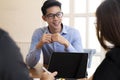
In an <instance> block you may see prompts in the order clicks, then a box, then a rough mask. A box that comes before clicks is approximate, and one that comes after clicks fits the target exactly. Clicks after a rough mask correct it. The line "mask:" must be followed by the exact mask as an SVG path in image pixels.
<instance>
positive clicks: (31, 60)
mask: <svg viewBox="0 0 120 80" xmlns="http://www.w3.org/2000/svg"><path fill="white" fill-rule="evenodd" d="M40 32H41V31H38V30H35V32H34V33H33V36H32V41H31V46H30V49H29V53H28V54H27V56H26V63H27V65H28V66H29V67H31V68H33V67H34V66H35V65H36V64H37V63H38V62H39V60H40V54H41V49H36V45H37V43H38V42H39V40H40V38H41V36H42V34H41V33H40Z"/></svg>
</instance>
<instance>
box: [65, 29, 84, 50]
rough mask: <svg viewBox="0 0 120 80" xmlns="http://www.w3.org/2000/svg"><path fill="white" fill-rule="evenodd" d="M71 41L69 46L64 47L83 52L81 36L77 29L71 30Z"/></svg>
mask: <svg viewBox="0 0 120 80" xmlns="http://www.w3.org/2000/svg"><path fill="white" fill-rule="evenodd" d="M70 35H71V39H72V42H71V43H69V46H68V47H67V48H66V51H68V52H83V47H82V41H81V36H80V33H79V31H78V30H76V29H75V30H73V31H71V34H70Z"/></svg>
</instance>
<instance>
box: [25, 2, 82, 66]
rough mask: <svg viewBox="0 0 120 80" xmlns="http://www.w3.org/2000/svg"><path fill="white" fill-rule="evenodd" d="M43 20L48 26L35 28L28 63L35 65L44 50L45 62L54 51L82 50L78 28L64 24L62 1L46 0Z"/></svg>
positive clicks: (43, 8)
mask: <svg viewBox="0 0 120 80" xmlns="http://www.w3.org/2000/svg"><path fill="white" fill-rule="evenodd" d="M41 10H42V13H43V16H42V18H43V20H44V21H46V22H47V23H48V26H46V27H43V28H39V29H37V30H35V32H34V34H33V36H32V42H31V46H30V50H29V53H28V55H27V57H26V63H27V64H28V65H29V66H30V67H34V66H35V65H36V64H37V62H38V61H39V59H40V54H41V50H42V52H43V59H44V64H48V63H49V60H50V56H51V54H52V53H53V52H82V44H81V38H80V33H79V31H78V30H76V29H74V28H71V27H70V26H66V25H63V24H62V17H63V12H61V3H60V2H58V1H56V0H48V1H46V2H45V3H44V4H43V6H42V8H41Z"/></svg>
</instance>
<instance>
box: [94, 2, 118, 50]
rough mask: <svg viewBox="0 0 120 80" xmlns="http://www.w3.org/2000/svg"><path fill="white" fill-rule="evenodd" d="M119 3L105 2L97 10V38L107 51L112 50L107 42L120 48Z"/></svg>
mask: <svg viewBox="0 0 120 80" xmlns="http://www.w3.org/2000/svg"><path fill="white" fill-rule="evenodd" d="M118 1H119V0H118ZM118 1H117V0H105V1H104V2H102V3H101V5H100V6H99V7H98V8H97V10H96V17H97V27H96V30H97V37H98V40H99V42H100V44H101V46H102V47H103V48H104V49H105V50H109V49H110V48H111V46H109V45H108V44H107V43H106V41H107V42H109V43H111V44H112V45H113V46H119V47H120V3H119V2H118Z"/></svg>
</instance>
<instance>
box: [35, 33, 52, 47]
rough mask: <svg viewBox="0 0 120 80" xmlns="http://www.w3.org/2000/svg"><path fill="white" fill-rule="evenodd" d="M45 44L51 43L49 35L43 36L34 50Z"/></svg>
mask: <svg viewBox="0 0 120 80" xmlns="http://www.w3.org/2000/svg"><path fill="white" fill-rule="evenodd" d="M45 43H51V34H43V36H42V38H41V40H40V41H39V43H38V44H37V46H36V48H37V49H39V48H41V47H42V46H43V45H44V44H45Z"/></svg>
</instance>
